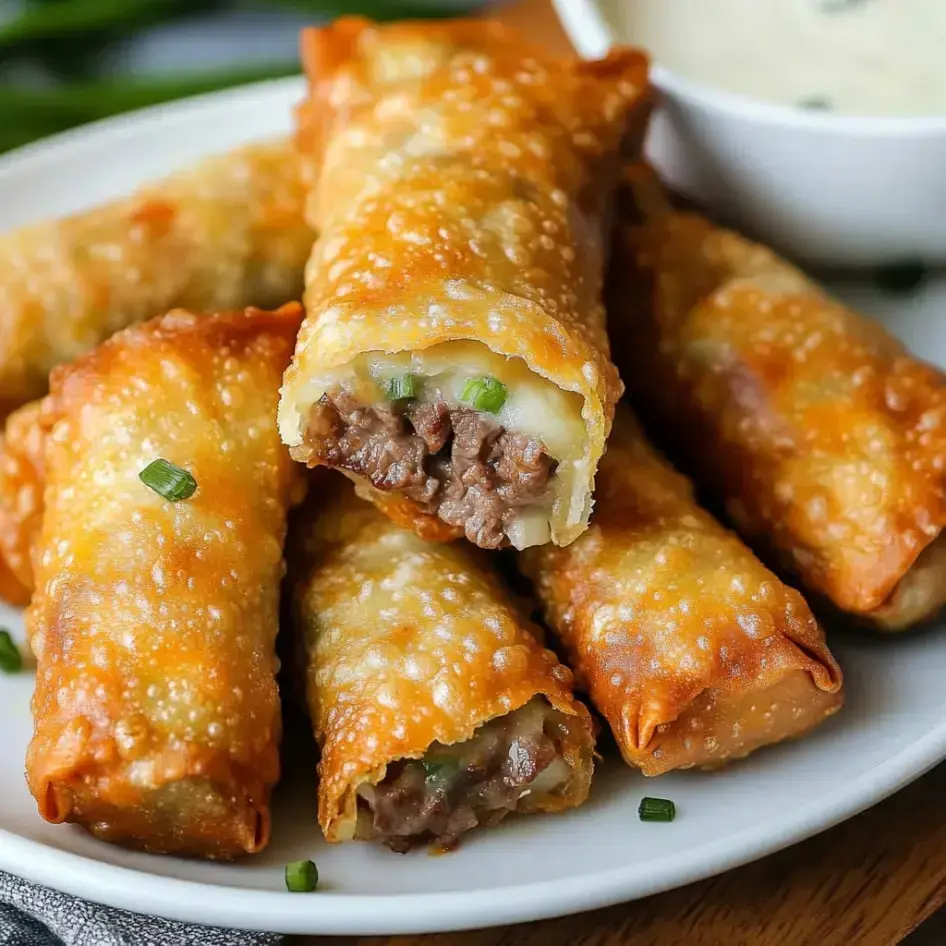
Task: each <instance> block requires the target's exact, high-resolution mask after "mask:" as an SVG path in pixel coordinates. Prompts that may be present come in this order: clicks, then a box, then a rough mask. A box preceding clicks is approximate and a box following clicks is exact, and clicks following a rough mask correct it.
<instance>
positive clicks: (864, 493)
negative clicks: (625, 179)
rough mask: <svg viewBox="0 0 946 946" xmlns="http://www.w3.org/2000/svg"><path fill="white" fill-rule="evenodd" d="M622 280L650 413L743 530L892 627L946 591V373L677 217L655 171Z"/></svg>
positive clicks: (932, 607)
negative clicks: (945, 472)
mask: <svg viewBox="0 0 946 946" xmlns="http://www.w3.org/2000/svg"><path fill="white" fill-rule="evenodd" d="M629 184H630V186H629V190H628V195H629V197H630V207H629V208H628V221H627V223H626V225H625V226H623V227H622V229H621V232H620V235H619V239H618V241H617V246H616V248H615V251H614V252H615V258H614V266H613V278H612V280H611V285H610V309H609V312H610V318H611V320H612V338H613V339H614V342H615V358H616V360H617V361H618V362H619V364H620V366H621V370H622V373H623V375H624V377H625V379H626V380H627V383H628V386H629V388H630V389H631V390H632V394H633V396H634V398H635V402H636V403H637V404H638V405H639V407H640V409H641V412H642V416H643V417H644V419H645V420H647V421H648V422H651V421H652V422H653V423H654V426H655V429H659V430H660V431H662V432H663V433H664V434H665V435H666V436H667V437H668V444H669V445H670V446H672V448H673V450H674V454H675V455H679V457H680V458H681V459H682V460H683V461H684V462H685V464H686V465H687V467H688V468H689V469H692V470H693V471H695V472H696V473H697V474H698V477H699V480H700V482H701V483H705V484H706V486H707V487H708V489H709V490H711V491H712V492H713V493H715V495H716V496H717V497H719V498H721V499H722V500H723V501H724V502H725V505H726V511H727V513H728V515H729V516H730V517H731V518H732V520H733V522H734V523H735V525H736V527H737V529H738V530H739V531H740V533H741V534H742V535H743V537H744V538H745V539H746V540H747V541H749V542H750V543H751V544H753V545H754V546H756V547H759V548H760V549H762V550H763V551H766V552H767V553H768V552H769V551H771V553H773V558H775V559H777V560H778V561H779V563H780V564H782V565H784V566H785V567H786V568H787V569H790V570H791V571H793V572H794V573H796V574H797V575H798V576H799V577H800V578H801V579H802V580H803V581H804V583H805V585H806V586H807V587H808V588H809V589H811V590H813V591H815V592H818V593H819V594H821V595H824V596H825V597H826V598H827V599H829V600H830V602H831V603H833V605H834V606H835V607H837V608H838V609H840V610H841V611H845V612H849V613H851V614H854V615H856V616H858V617H860V618H866V619H868V620H870V621H873V622H874V623H876V624H877V625H878V626H880V627H881V628H883V629H886V630H898V629H902V628H904V627H907V626H909V625H911V624H913V623H916V622H917V621H919V620H922V619H923V618H925V617H928V616H930V615H931V614H933V613H935V612H936V611H937V610H938V609H939V608H940V607H941V606H942V604H943V603H944V601H946V550H943V549H942V548H941V545H942V543H943V541H944V540H943V539H940V538H939V536H940V534H941V532H942V529H943V525H944V524H946V493H944V477H943V468H944V464H946V377H944V375H943V374H942V373H941V372H940V371H938V370H937V369H936V368H933V367H931V366H930V365H927V364H925V363H923V362H922V361H920V360H919V359H917V358H914V357H913V356H911V355H910V353H909V352H908V351H906V349H905V348H904V347H903V346H902V345H901V344H900V343H899V342H898V341H897V340H896V339H894V338H892V337H891V336H890V335H888V334H887V333H886V332H885V331H884V330H883V329H882V328H881V327H880V326H879V325H877V324H875V323H873V322H871V321H870V320H868V319H866V318H864V317H862V316H860V315H858V314H857V313H856V312H853V311H851V310H850V309H847V308H845V307H844V306H842V305H840V304H839V303H837V302H835V301H834V300H832V299H831V298H830V297H828V296H827V295H826V294H825V293H824V291H823V290H822V289H821V288H820V287H818V286H817V285H815V284H814V283H812V282H811V281H810V280H809V279H807V278H806V277H805V276H804V274H802V273H801V272H800V271H799V270H797V269H795V268H794V267H793V266H791V265H789V264H788V263H786V262H785V261H784V260H782V259H780V258H779V257H777V256H776V255H775V254H774V253H772V252H771V251H769V250H768V249H766V248H764V247H761V246H758V245H757V244H754V243H751V242H749V241H748V240H745V239H743V238H742V237H740V236H738V235H737V234H735V233H731V232H729V231H726V230H721V229H719V228H718V227H716V226H714V225H713V224H712V223H710V222H709V221H707V220H705V219H703V218H702V217H699V216H697V215H694V214H689V213H676V212H673V211H671V210H670V208H669V207H668V206H667V203H666V201H665V200H664V199H663V198H662V194H661V191H660V185H659V182H658V181H657V180H656V178H655V177H654V176H653V174H652V173H651V172H649V171H648V170H647V169H644V168H636V169H634V170H633V171H632V173H631V174H630V175H629Z"/></svg>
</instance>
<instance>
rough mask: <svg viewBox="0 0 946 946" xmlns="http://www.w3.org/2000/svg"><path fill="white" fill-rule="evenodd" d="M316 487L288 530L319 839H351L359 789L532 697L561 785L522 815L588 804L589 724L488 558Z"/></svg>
mask: <svg viewBox="0 0 946 946" xmlns="http://www.w3.org/2000/svg"><path fill="white" fill-rule="evenodd" d="M316 482H317V483H319V484H320V485H319V486H318V487H317V486H313V487H312V490H311V492H310V497H311V498H310V502H309V503H307V504H306V506H305V507H304V508H303V510H302V514H301V515H297V517H296V518H295V519H294V523H293V526H292V535H291V537H290V549H291V550H292V551H291V552H290V575H291V576H292V584H293V609H292V610H293V618H294V626H295V630H296V633H297V635H298V637H299V641H300V643H301V645H302V651H303V653H304V655H305V656H304V658H303V661H304V664H305V673H306V690H307V699H308V704H309V710H310V715H311V719H312V725H313V729H314V732H315V737H316V740H317V742H318V744H319V746H320V747H321V752H322V756H321V763H320V766H319V776H320V780H319V823H320V824H321V826H322V830H323V832H324V833H325V836H326V838H328V840H329V841H344V840H348V839H350V838H352V837H357V836H359V835H358V833H357V829H358V820H359V819H358V809H359V790H364V789H365V788H366V787H367V786H375V785H378V784H379V783H381V782H382V781H383V780H384V778H385V774H386V772H387V771H388V769H389V767H391V766H392V765H394V764H395V763H398V762H399V761H400V760H410V759H421V758H422V757H423V756H424V755H425V753H427V751H428V750H429V749H430V748H431V746H432V745H433V744H435V743H437V744H440V745H441V746H446V747H450V746H456V745H458V744H460V743H464V742H466V741H467V740H470V739H471V737H473V736H474V733H476V732H477V730H478V727H482V726H483V725H484V724H486V723H489V722H490V721H492V720H497V719H499V718H501V717H504V716H506V715H507V714H513V713H514V711H516V710H518V709H520V708H521V707H523V706H525V705H526V704H527V703H528V702H529V701H530V700H533V699H534V698H537V697H538V698H540V699H544V701H547V704H548V709H549V711H550V712H551V711H552V710H554V711H556V712H554V713H553V715H554V716H555V717H556V718H557V719H558V720H559V723H558V730H559V731H558V733H557V735H556V739H557V740H558V751H559V755H560V756H561V757H562V758H563V759H564V761H565V762H566V764H567V766H568V769H569V777H568V779H567V781H566V782H565V783H564V784H563V785H561V786H560V787H559V789H558V790H556V791H554V792H552V793H547V794H540V793H538V792H533V793H532V794H528V793H526V795H525V797H523V798H521V799H520V800H519V803H518V806H517V808H516V810H517V811H520V812H530V811H559V810H562V809H565V808H570V807H573V806H575V805H578V804H580V803H581V802H583V801H584V800H585V798H586V797H587V794H588V788H589V784H590V781H591V774H592V765H593V762H592V751H593V745H594V736H593V732H592V725H591V718H590V716H589V714H588V711H587V709H586V708H585V707H584V705H583V704H582V703H580V702H579V701H578V700H576V699H575V697H574V696H573V695H572V674H571V672H570V671H569V670H568V668H567V667H564V666H563V665H562V664H561V663H559V661H558V660H557V658H556V657H555V656H554V654H552V653H551V652H550V651H548V650H546V649H544V648H543V647H542V646H541V645H540V644H539V643H538V641H537V640H536V638H535V637H534V636H533V633H532V632H533V631H534V630H536V629H535V628H534V627H533V626H532V625H531V624H530V623H529V621H528V619H527V618H526V617H525V616H524V613H523V611H524V609H523V608H522V607H521V603H520V602H519V601H517V600H515V599H513V597H512V596H511V595H510V593H509V592H508V591H507V590H506V589H505V588H504V587H503V585H502V583H501V582H500V579H499V577H498V575H497V574H496V573H495V572H494V571H493V570H492V568H491V567H490V565H489V561H488V559H487V558H486V557H485V556H484V555H483V553H481V552H479V551H478V550H477V549H474V548H472V547H470V546H467V545H465V544H458V543H454V544H437V543H429V542H425V541H423V540H422V539H420V538H418V537H417V536H416V535H415V534H414V533H413V532H409V531H407V530H404V529H401V528H399V527H398V526H396V525H395V524H394V523H392V522H391V521H390V520H389V519H387V518H385V517H384V516H383V515H382V514H381V513H380V512H379V511H378V510H377V509H375V508H374V507H373V506H371V505H369V504H368V503H364V502H362V501H361V500H359V499H357V498H356V497H355V495H354V493H353V491H352V488H351V486H350V484H348V483H347V482H346V481H345V480H344V479H342V478H337V479H336V478H335V477H334V476H332V477H325V479H321V480H317V481H316ZM316 494H317V495H316Z"/></svg>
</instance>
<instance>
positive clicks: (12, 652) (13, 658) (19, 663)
mask: <svg viewBox="0 0 946 946" xmlns="http://www.w3.org/2000/svg"><path fill="white" fill-rule="evenodd" d="M22 669H23V655H22V654H21V653H20V648H19V647H17V646H16V643H15V642H14V640H13V638H12V637H11V636H10V632H9V631H8V630H7V629H6V628H0V670H2V671H3V672H4V673H17V672H18V671H20V670H22Z"/></svg>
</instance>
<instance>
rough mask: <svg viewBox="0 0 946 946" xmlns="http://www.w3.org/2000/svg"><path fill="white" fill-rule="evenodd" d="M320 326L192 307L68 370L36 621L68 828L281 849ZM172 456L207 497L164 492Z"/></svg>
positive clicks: (202, 852)
mask: <svg viewBox="0 0 946 946" xmlns="http://www.w3.org/2000/svg"><path fill="white" fill-rule="evenodd" d="M301 315H302V313H301V307H299V306H298V305H291V306H285V307H284V308H282V309H280V310H279V311H277V312H263V311H260V310H255V309H249V310H246V311H245V312H235V313H225V314H221V315H201V316H197V315H192V314H190V313H188V312H185V311H183V310H178V311H175V312H172V313H170V314H169V315H167V316H164V317H162V318H159V319H156V320H153V321H151V322H148V323H146V324H144V325H141V326H136V327H133V328H130V329H127V330H125V331H123V332H121V333H119V334H118V335H115V336H113V337H112V338H111V339H110V340H109V341H108V342H106V343H105V344H103V345H102V346H101V347H100V348H98V349H96V350H95V351H93V352H92V353H90V354H88V355H86V356H84V357H82V358H81V359H79V360H78V361H77V362H75V363H74V364H72V365H70V366H65V367H62V368H59V369H56V371H55V372H54V373H53V377H52V390H51V393H50V395H49V396H48V397H47V399H46V400H45V401H44V404H43V411H44V413H45V414H46V415H47V422H48V424H49V436H48V437H47V441H46V454H45V474H46V480H47V486H46V510H45V514H44V517H43V524H42V529H41V532H40V536H39V539H38V545H37V549H36V555H35V567H36V592H35V594H34V596H33V600H32V603H31V605H30V608H29V610H28V611H27V631H28V634H29V639H30V644H31V646H32V649H33V652H34V653H35V655H36V659H37V672H36V692H35V696H34V698H33V719H34V734H33V739H32V742H31V743H30V747H29V750H28V755H27V763H26V768H27V779H28V781H29V786H30V789H31V791H32V792H33V795H34V796H35V798H36V800H37V803H38V805H39V811H40V814H41V815H42V816H43V817H44V818H46V819H47V820H48V821H52V822H62V821H70V822H76V823H78V824H81V825H83V826H84V827H85V828H87V829H88V830H89V831H91V832H92V833H93V834H95V835H96V836H97V837H100V838H102V839H104V840H107V841H113V842H118V843H122V844H127V845H132V846H135V847H141V848H144V849H145V850H148V851H160V852H170V853H176V854H189V855H197V856H203V857H211V858H228V857H233V856H236V855H240V854H244V853H249V852H253V851H258V850H259V849H260V848H262V847H263V846H264V845H265V844H266V841H267V838H268V836H269V823H270V811H269V794H270V790H271V788H272V786H273V784H274V783H275V782H276V779H277V777H278V775H279V752H278V744H279V737H280V726H281V722H280V706H279V694H278V692H277V687H276V669H277V660H276V652H275V641H276V630H277V624H278V607H279V590H280V582H281V579H282V576H283V570H284V569H283V540H284V537H285V526H286V515H287V510H288V507H289V505H290V502H291V500H292V499H293V498H294V497H295V494H296V493H297V489H298V484H299V481H298V479H297V476H296V470H297V469H298V468H297V467H296V465H295V464H293V462H292V461H291V459H290V458H289V456H288V454H287V453H286V451H285V448H284V447H283V446H282V444H281V443H280V441H279V437H278V434H277V431H276V424H275V411H276V402H277V398H278V389H279V381H280V377H281V375H282V372H283V370H284V369H285V367H286V364H287V363H288V361H289V357H290V354H291V351H292V344H293V341H294V338H295V333H296V330H297V329H298V326H299V323H300V321H301ZM158 458H162V459H165V460H167V461H169V462H170V463H173V464H175V465H176V466H177V467H179V468H181V469H184V470H186V471H188V472H189V473H190V474H191V475H192V476H193V478H194V479H195V480H196V492H194V493H193V495H191V496H190V497H189V498H182V499H179V500H177V501H173V500H172V499H166V498H164V496H163V495H161V494H159V493H158V492H156V491H154V490H152V489H151V488H149V486H147V485H145V483H144V482H143V481H142V480H141V479H140V478H139V474H141V472H142V471H143V470H144V469H145V468H146V467H147V466H148V465H149V464H150V463H151V462H152V461H154V460H156V459H158Z"/></svg>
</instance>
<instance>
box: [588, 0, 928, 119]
mask: <svg viewBox="0 0 946 946" xmlns="http://www.w3.org/2000/svg"><path fill="white" fill-rule="evenodd" d="M606 9H607V12H608V16H609V18H610V19H611V21H612V23H613V24H614V26H615V27H616V30H617V32H618V35H619V36H620V37H621V39H622V40H624V41H626V42H631V43H635V44H637V45H640V46H644V47H645V48H647V49H649V50H650V52H651V54H652V55H653V57H654V59H655V61H656V62H658V63H660V64H661V65H663V66H666V67H667V68H668V69H670V70H672V71H673V72H675V73H677V74H678V75H680V76H684V77H686V78H688V79H693V80H696V81H697V82H700V83H702V84H704V85H707V86H712V87H715V88H717V89H723V90H726V91H728V92H736V93H739V94H741V95H745V96H749V97H751V98H754V99H760V100H763V101H767V102H775V103H778V104H781V105H791V106H801V107H816V108H830V110H832V111H834V112H840V113H843V114H848V115H943V114H946V0H607V3H606Z"/></svg>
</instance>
